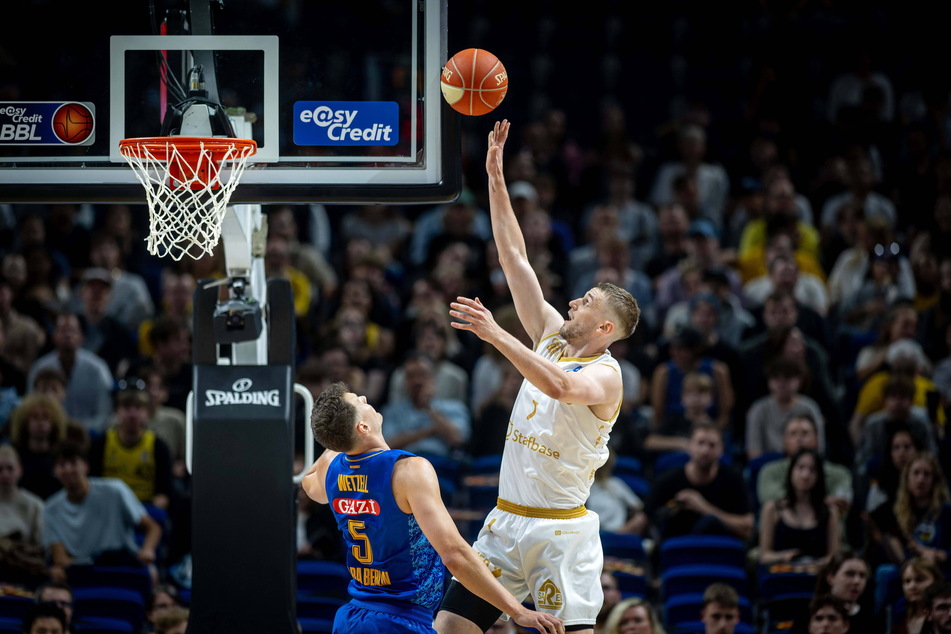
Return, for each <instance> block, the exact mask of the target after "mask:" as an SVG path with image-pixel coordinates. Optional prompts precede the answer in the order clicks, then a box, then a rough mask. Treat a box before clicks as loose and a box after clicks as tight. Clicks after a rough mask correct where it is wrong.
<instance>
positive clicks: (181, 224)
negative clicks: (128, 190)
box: [120, 137, 257, 260]
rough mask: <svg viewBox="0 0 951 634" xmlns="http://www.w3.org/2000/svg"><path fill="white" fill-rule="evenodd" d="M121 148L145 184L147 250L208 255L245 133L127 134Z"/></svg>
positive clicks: (243, 152) (246, 152) (247, 149)
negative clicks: (132, 136)
mask: <svg viewBox="0 0 951 634" xmlns="http://www.w3.org/2000/svg"><path fill="white" fill-rule="evenodd" d="M120 147H121V153H122V155H123V156H124V157H125V159H126V162H128V163H129V166H130V167H132V169H133V171H134V172H135V175H136V178H138V179H139V182H140V183H142V186H143V187H145V193H146V199H147V202H148V206H149V236H148V238H146V244H147V246H148V250H149V253H151V254H152V255H157V256H159V257H165V256H168V257H171V258H172V259H174V260H181V259H182V258H183V257H185V256H186V255H187V256H189V257H191V258H193V259H196V260H197V259H199V258H201V257H203V256H205V255H206V254H207V255H210V254H211V253H212V251H213V250H214V248H215V247H216V246H218V240H219V239H220V237H221V221H222V219H223V218H224V215H225V211H226V210H227V207H228V201H229V200H230V199H231V194H232V193H233V192H234V189H235V187H237V185H238V181H239V180H240V179H241V174H242V173H243V172H244V168H245V167H246V166H247V163H248V159H249V158H250V157H251V156H252V155H253V154H254V153H255V151H256V149H257V147H256V145H255V144H254V142H253V141H248V140H246V139H224V138H207V139H196V138H190V139H188V140H187V141H185V140H184V139H181V138H179V139H176V138H175V137H168V138H148V139H128V140H126V141H123V142H122V144H121V146H120Z"/></svg>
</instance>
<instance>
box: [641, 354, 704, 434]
mask: <svg viewBox="0 0 951 634" xmlns="http://www.w3.org/2000/svg"><path fill="white" fill-rule="evenodd" d="M714 399H715V389H714V384H713V378H712V377H710V375H708V374H703V373H702V372H689V373H687V374H686V375H685V376H684V380H683V388H682V389H681V391H680V402H681V404H682V405H683V410H684V411H683V413H682V414H676V413H673V412H671V413H669V414H667V415H666V416H664V419H663V421H662V422H661V423H660V425H659V426H658V425H656V424H654V425H652V427H651V429H650V431H649V432H648V434H647V437H646V438H645V439H644V449H645V450H647V451H650V452H665V451H687V450H688V449H689V447H690V432H691V430H692V429H693V426H694V425H695V424H696V423H709V424H715V423H714V422H713V419H712V418H710V407H711V405H713V402H714Z"/></svg>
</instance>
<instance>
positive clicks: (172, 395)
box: [149, 315, 192, 412]
mask: <svg viewBox="0 0 951 634" xmlns="http://www.w3.org/2000/svg"><path fill="white" fill-rule="evenodd" d="M149 343H151V345H152V350H153V353H152V357H151V359H150V362H151V365H153V366H154V367H155V369H156V370H158V371H159V372H160V373H161V375H162V377H163V378H164V380H165V385H166V387H167V388H168V403H167V404H168V406H169V407H174V408H175V409H178V410H181V411H183V412H184V411H185V401H186V400H187V398H188V393H189V392H190V391H191V389H192V366H191V360H192V346H191V329H190V328H189V327H188V324H187V322H186V321H185V320H183V319H182V318H180V317H173V316H171V315H163V316H160V317H159V318H158V319H156V320H155V322H154V323H153V325H152V330H151V331H150V332H149Z"/></svg>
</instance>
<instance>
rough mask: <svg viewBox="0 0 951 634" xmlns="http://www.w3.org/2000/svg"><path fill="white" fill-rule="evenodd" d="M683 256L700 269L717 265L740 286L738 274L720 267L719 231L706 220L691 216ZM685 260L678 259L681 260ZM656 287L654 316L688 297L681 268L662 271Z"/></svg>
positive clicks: (734, 285)
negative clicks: (694, 218)
mask: <svg viewBox="0 0 951 634" xmlns="http://www.w3.org/2000/svg"><path fill="white" fill-rule="evenodd" d="M684 260H687V261H690V262H692V263H693V264H695V265H696V266H697V267H698V268H699V269H700V270H701V271H706V270H707V269H715V268H720V269H721V270H723V271H724V272H725V273H726V276H727V280H728V282H729V287H730V289H731V290H732V291H734V292H736V293H739V292H740V290H741V288H742V287H741V284H740V277H739V275H738V274H737V273H736V271H734V270H733V269H732V268H729V269H726V268H721V267H723V266H724V264H725V257H724V254H723V253H722V251H721V250H720V234H719V232H718V231H717V228H716V227H715V226H714V225H713V223H712V222H710V221H709V220H694V221H693V222H691V223H690V225H689V227H688V228H687V243H686V257H685V258H684ZM684 260H681V263H683V261H684ZM655 285H656V287H657V297H656V302H657V318H658V319H659V320H663V319H664V318H665V316H666V312H667V310H668V309H669V308H670V307H671V306H673V305H675V304H677V303H678V302H682V301H685V300H687V299H689V297H688V294H687V293H686V289H685V288H684V280H683V277H682V269H681V268H680V267H671V268H670V269H668V270H667V271H665V272H663V273H662V274H661V275H660V276H659V277H658V278H657V280H656V283H655Z"/></svg>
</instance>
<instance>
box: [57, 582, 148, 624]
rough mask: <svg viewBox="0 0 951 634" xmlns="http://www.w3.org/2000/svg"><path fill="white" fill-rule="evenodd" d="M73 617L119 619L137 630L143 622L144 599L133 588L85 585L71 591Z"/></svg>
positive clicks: (79, 619)
mask: <svg viewBox="0 0 951 634" xmlns="http://www.w3.org/2000/svg"><path fill="white" fill-rule="evenodd" d="M73 603H74V608H73V609H74V618H75V619H76V621H82V620H85V619H88V618H96V619H121V620H123V621H126V622H128V623H129V624H131V625H132V627H133V628H135V629H136V630H138V629H139V628H141V627H142V624H143V623H144V622H145V600H144V599H143V598H142V595H140V594H139V593H138V592H137V591H135V590H127V589H125V588H107V587H87V588H75V589H74V591H73Z"/></svg>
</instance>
